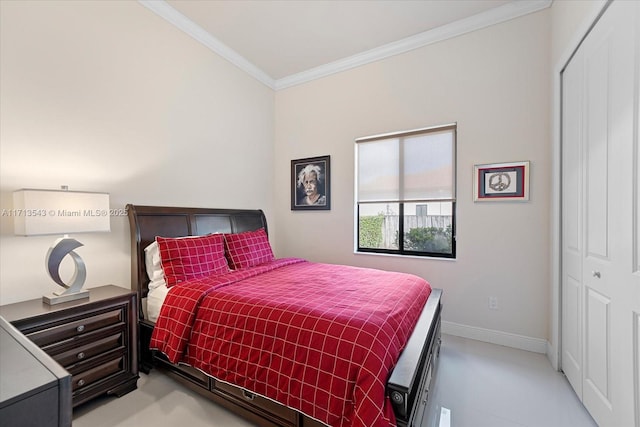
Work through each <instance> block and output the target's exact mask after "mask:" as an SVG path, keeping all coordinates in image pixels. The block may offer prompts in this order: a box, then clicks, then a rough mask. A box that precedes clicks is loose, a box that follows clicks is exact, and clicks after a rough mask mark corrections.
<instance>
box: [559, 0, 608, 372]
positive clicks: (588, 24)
mask: <svg viewBox="0 0 640 427" xmlns="http://www.w3.org/2000/svg"><path fill="white" fill-rule="evenodd" d="M611 2H612V0H599V1H598V2H594V7H593V8H592V9H591V10H590V11H589V13H588V15H587V16H586V17H585V19H584V20H583V22H582V23H581V24H580V26H579V27H577V30H576V32H575V33H574V35H573V37H572V39H571V41H570V42H569V43H568V45H567V47H566V49H565V50H564V51H563V53H562V54H561V55H560V57H559V59H558V61H557V62H556V63H555V64H554V66H553V88H552V102H553V105H552V124H551V132H552V147H551V170H552V179H551V182H552V188H551V300H550V308H551V310H550V314H551V336H550V337H549V338H550V339H549V341H547V357H548V358H549V361H550V362H551V365H552V366H553V368H554V369H555V370H561V369H562V324H561V320H562V227H561V224H562V72H563V71H564V69H565V67H566V66H567V65H568V64H569V61H570V60H571V58H572V57H573V55H574V53H575V52H576V51H577V50H578V48H579V47H580V44H581V43H582V41H583V40H584V38H585V37H586V36H587V34H589V31H591V28H593V26H594V25H596V23H597V22H598V20H599V19H600V16H602V14H603V13H604V11H605V10H606V8H607V6H608V5H609V4H610V3H611Z"/></svg>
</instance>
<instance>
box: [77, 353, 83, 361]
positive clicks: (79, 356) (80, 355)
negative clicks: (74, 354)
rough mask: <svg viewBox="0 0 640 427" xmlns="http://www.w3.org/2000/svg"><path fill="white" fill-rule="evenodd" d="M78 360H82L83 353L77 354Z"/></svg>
mask: <svg viewBox="0 0 640 427" xmlns="http://www.w3.org/2000/svg"><path fill="white" fill-rule="evenodd" d="M78 359H79V360H82V359H84V351H81V352H80V353H78Z"/></svg>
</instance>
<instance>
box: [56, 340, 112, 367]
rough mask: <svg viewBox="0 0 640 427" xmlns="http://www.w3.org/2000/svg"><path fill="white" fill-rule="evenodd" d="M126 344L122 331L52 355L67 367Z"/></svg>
mask: <svg viewBox="0 0 640 427" xmlns="http://www.w3.org/2000/svg"><path fill="white" fill-rule="evenodd" d="M124 345H125V343H124V333H123V332H120V333H117V334H115V335H111V336H108V337H106V338H102V339H99V340H96V341H92V342H89V343H87V344H85V345H81V346H79V347H76V348H73V349H71V350H67V351H65V352H62V353H60V354H55V355H53V356H52V357H53V359H54V360H55V361H56V362H58V363H59V364H60V365H62V366H64V367H67V366H69V365H72V364H74V363H77V362H81V361H83V360H87V359H89V358H91V357H94V356H97V355H99V354H102V353H106V352H107V351H109V350H112V349H114V348H118V347H123V346H124Z"/></svg>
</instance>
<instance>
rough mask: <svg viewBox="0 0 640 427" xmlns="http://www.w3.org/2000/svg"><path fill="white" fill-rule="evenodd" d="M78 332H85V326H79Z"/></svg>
mask: <svg viewBox="0 0 640 427" xmlns="http://www.w3.org/2000/svg"><path fill="white" fill-rule="evenodd" d="M76 331H78V332H82V331H84V325H78V327H77V328H76Z"/></svg>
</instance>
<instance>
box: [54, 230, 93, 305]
mask: <svg viewBox="0 0 640 427" xmlns="http://www.w3.org/2000/svg"><path fill="white" fill-rule="evenodd" d="M80 246H83V245H82V243H80V242H78V241H77V240H76V239H72V238H70V237H67V236H65V237H61V238H59V239H58V240H56V241H55V243H54V245H53V246H52V247H50V248H49V251H48V252H47V258H46V267H47V271H48V273H49V276H51V278H52V279H53V281H54V282H56V283H57V284H58V285H60V286H62V287H63V288H65V289H64V290H63V291H58V292H54V293H53V295H50V296H49V295H44V296H43V297H42V301H44V302H45V303H46V304H49V305H54V304H60V303H63V302H68V301H75V300H78V299H83V298H89V291H88V290H82V286H83V285H84V281H85V279H86V278H87V269H86V267H85V265H84V261H83V260H82V258H80V255H78V254H77V253H75V252H74V251H73V250H74V249H76V248H79V247H80ZM67 255H69V256H71V258H72V259H73V264H74V266H75V270H74V272H73V276H72V277H71V284H70V285H68V284H66V283H65V282H64V281H63V280H62V279H61V278H60V263H61V262H62V260H63V259H64V257H65V256H67Z"/></svg>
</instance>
